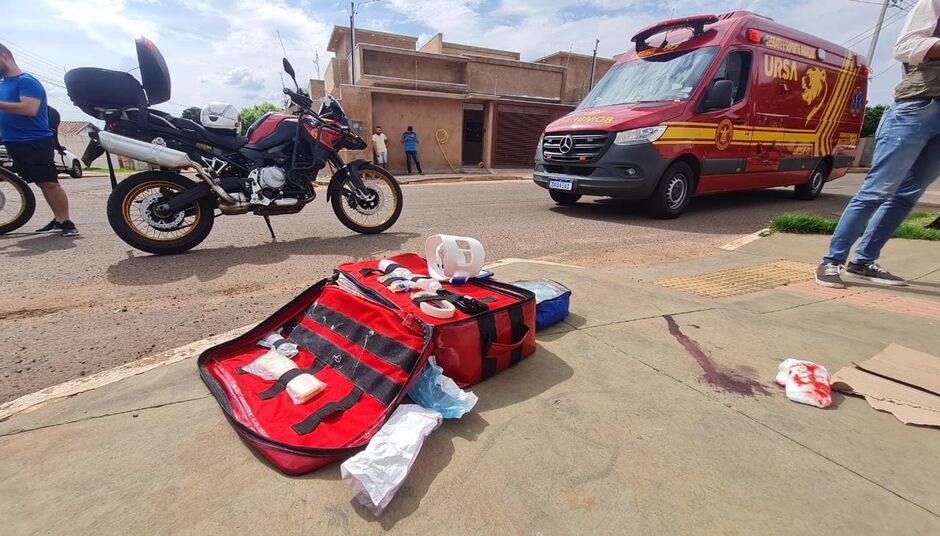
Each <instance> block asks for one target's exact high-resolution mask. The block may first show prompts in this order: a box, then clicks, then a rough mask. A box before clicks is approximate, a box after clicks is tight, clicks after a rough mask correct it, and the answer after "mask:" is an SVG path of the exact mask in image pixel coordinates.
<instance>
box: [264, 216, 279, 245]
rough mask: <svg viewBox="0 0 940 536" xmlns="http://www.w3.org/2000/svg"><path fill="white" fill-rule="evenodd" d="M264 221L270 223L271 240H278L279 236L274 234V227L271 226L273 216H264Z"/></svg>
mask: <svg viewBox="0 0 940 536" xmlns="http://www.w3.org/2000/svg"><path fill="white" fill-rule="evenodd" d="M264 223H266V224H268V232H270V233H271V240H272V241H274V242H277V237H276V236H274V228H273V227H271V218H270V217H269V216H264Z"/></svg>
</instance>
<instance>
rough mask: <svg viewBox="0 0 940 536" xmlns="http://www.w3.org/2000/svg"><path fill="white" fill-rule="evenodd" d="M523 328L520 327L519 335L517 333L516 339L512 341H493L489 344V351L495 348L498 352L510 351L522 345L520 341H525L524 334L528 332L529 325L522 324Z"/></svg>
mask: <svg viewBox="0 0 940 536" xmlns="http://www.w3.org/2000/svg"><path fill="white" fill-rule="evenodd" d="M523 328H524V329H523ZM523 328H520V331H521V335H519V340H518V341H516V342H513V343H503V342H494V343H493V344H491V345H490V350H491V351H492V350H496V351H499V352H511V351H513V350H515V349H517V348H519V347H520V346H522V343H524V342H525V336H526V335H527V334H528V333H529V326H526V325H525V324H523Z"/></svg>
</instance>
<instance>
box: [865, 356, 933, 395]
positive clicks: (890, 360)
mask: <svg viewBox="0 0 940 536" xmlns="http://www.w3.org/2000/svg"><path fill="white" fill-rule="evenodd" d="M855 366H857V367H858V368H860V369H862V370H866V371H868V372H871V373H872V374H877V375H879V376H884V377H886V378H891V379H893V380H895V381H899V382H901V383H906V384H908V385H913V386H914V387H919V388H921V389H923V390H925V391H930V392H931V393H933V394H935V395H940V357H935V356H932V355H930V354H925V353H924V352H918V351H917V350H911V349H910V348H905V347H904V346H901V345H899V344H892V345H890V346H888V347H887V348H885V349H884V350H882V351H881V352H880V353H879V354H877V355H876V356H875V357H873V358H871V359H869V360H867V361H862V362H861V363H856V364H855Z"/></svg>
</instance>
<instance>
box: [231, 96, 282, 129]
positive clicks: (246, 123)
mask: <svg viewBox="0 0 940 536" xmlns="http://www.w3.org/2000/svg"><path fill="white" fill-rule="evenodd" d="M278 110H280V108H278V107H277V106H275V105H273V104H271V103H270V102H262V103H261V104H256V105H254V106H249V107H248V108H242V111H241V112H239V114H238V116H239V117H240V118H241V120H242V132H245V131H246V130H248V127H250V126H251V125H252V123H254V122H255V121H257V120H258V118H259V117H261V116H262V115H264V114H266V113H268V112H276V111H278Z"/></svg>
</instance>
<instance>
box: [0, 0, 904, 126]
mask: <svg viewBox="0 0 940 536" xmlns="http://www.w3.org/2000/svg"><path fill="white" fill-rule="evenodd" d="M914 2H915V0H897V3H898V4H899V5H900V7H890V8H889V9H888V14H887V16H886V24H885V27H884V30H883V31H882V33H881V38H880V40H879V44H878V48H877V51H876V53H875V56H874V61H873V62H872V73H873V76H874V78H873V79H872V81H871V85H870V90H869V102H870V104H875V103H886V102H890V100H891V94H892V91H893V88H894V86H895V85H896V84H897V83H898V81H899V80H900V76H901V71H900V67H899V66H898V64H897V63H896V62H894V61H893V60H892V58H891V52H892V48H893V45H894V42H895V40H896V39H897V36H898V33H899V31H900V29H901V27H902V26H903V23H904V20H903V19H904V15H905V13H906V12H904V11H903V10H904V8H905V7H910V6H911V5H912V4H913V3H914ZM879 3H880V2H879V0H790V1H787V2H781V1H779V0H721V1H714V0H697V1H695V0H678V1H675V0H669V1H661V2H657V1H653V0H619V1H618V0H537V1H526V0H374V1H371V2H358V4H359V5H358V15H357V18H356V26H357V27H358V28H367V29H373V30H381V31H386V32H394V33H401V34H406V35H412V36H415V37H418V46H421V45H422V44H423V43H424V42H425V41H426V40H427V39H429V38H430V37H432V36H433V35H434V34H436V33H437V32H443V33H444V39H445V40H446V41H449V42H455V43H464V44H468V45H477V46H484V47H489V48H500V49H507V50H513V51H516V52H519V53H521V54H522V59H523V60H534V59H536V58H538V57H541V56H543V55H546V54H550V53H552V52H556V51H559V50H562V51H568V50H570V51H572V52H576V53H582V54H591V52H592V49H593V46H594V39H595V38H597V39H600V45H599V54H600V55H601V56H607V57H610V56H612V55H614V54H618V53H621V52H624V51H625V50H627V49H628V44H630V37H631V36H632V35H633V34H634V33H636V31H637V30H639V29H640V28H642V27H643V26H646V25H648V24H650V23H652V22H656V21H659V20H663V19H667V18H670V17H671V16H675V17H681V16H689V15H697V14H703V13H716V14H717V13H722V12H726V11H729V10H733V9H746V10H749V11H754V12H756V13H760V14H762V15H765V16H769V17H772V18H773V19H775V20H776V21H778V22H781V23H783V24H786V25H788V26H793V27H796V28H799V29H801V30H803V31H805V32H807V33H810V34H813V35H817V36H820V37H823V38H825V39H827V40H829V41H833V42H835V43H838V44H846V45H848V46H849V48H851V49H852V50H855V51H856V52H858V53H860V54H862V55H865V54H867V52H868V47H869V43H870V36H871V34H872V28H873V27H874V26H875V23H876V21H877V18H878V13H879V11H880V5H878V4H879ZM0 6H2V10H0V12H2V13H3V22H2V23H0V43H3V44H5V45H7V46H8V47H9V48H11V50H13V52H14V55H15V56H16V58H17V61H18V62H19V64H20V66H21V67H22V68H24V69H25V70H27V71H30V72H33V73H35V74H37V75H39V76H40V77H41V80H42V81H43V82H44V84H45V86H46V89H47V91H48V93H49V97H50V103H51V104H52V105H53V106H55V107H56V108H58V109H59V110H60V111H61V113H62V117H63V119H66V120H84V119H91V118H90V117H89V116H87V115H85V114H84V113H83V112H82V111H81V110H79V109H77V108H75V107H74V106H72V105H71V103H70V101H69V99H68V96H67V94H66V92H65V88H64V86H63V81H62V75H63V74H64V72H65V71H66V70H67V69H71V68H75V67H101V68H107V69H117V70H124V71H131V70H132V69H135V68H136V67H137V60H136V56H135V50H134V38H135V37H137V36H140V35H144V36H147V37H149V38H150V39H151V40H152V41H153V42H154V43H155V44H156V45H157V46H158V48H159V49H160V50H161V52H162V53H163V55H164V57H165V58H166V61H167V64H168V65H169V68H170V73H171V77H172V85H173V92H172V98H171V101H170V102H169V103H166V104H163V105H161V106H159V108H161V109H163V110H165V111H167V112H170V113H174V114H179V113H180V112H181V111H182V110H183V109H184V108H186V107H188V106H202V105H205V104H207V103H209V102H212V101H222V102H230V103H232V104H234V105H236V106H237V107H239V108H242V107H245V106H250V105H253V104H257V103H259V102H263V101H271V102H275V103H279V102H280V101H281V99H282V97H281V88H282V87H283V86H282V75H281V62H280V59H281V57H282V56H283V55H284V53H283V51H282V45H281V41H280V40H279V39H278V32H279V33H280V37H281V39H282V40H283V50H286V52H287V56H288V58H290V60H291V62H292V63H293V64H294V66H295V68H296V70H297V73H298V79H299V80H301V85H304V82H303V80H306V79H308V78H316V77H317V76H316V74H317V67H316V65H315V59H316V58H317V56H319V64H320V72H321V74H322V72H324V71H325V70H326V66H327V64H328V62H329V59H330V58H331V57H332V54H331V53H329V52H327V50H326V46H327V41H328V39H329V36H330V31H331V29H332V27H333V26H334V25H344V26H345V25H348V24H349V3H348V2H337V1H335V0H29V1H23V0H0ZM132 73H133V74H136V71H132Z"/></svg>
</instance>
